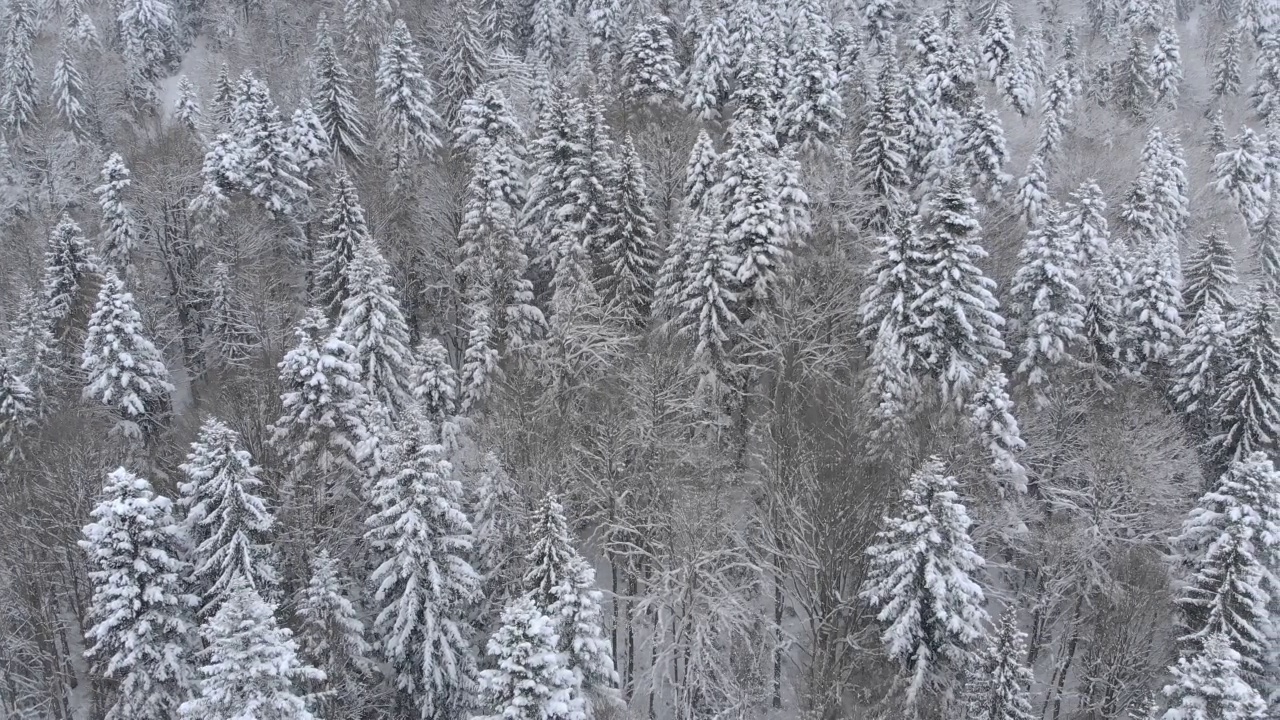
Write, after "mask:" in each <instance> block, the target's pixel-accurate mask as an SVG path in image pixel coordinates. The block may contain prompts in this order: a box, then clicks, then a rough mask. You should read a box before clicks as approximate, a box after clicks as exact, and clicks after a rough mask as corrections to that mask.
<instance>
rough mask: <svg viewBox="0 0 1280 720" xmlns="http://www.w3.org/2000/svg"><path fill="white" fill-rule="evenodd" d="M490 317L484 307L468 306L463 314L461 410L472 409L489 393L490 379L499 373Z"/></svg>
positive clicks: (496, 349) (468, 410)
mask: <svg viewBox="0 0 1280 720" xmlns="http://www.w3.org/2000/svg"><path fill="white" fill-rule="evenodd" d="M494 340H495V338H494V332H493V319H492V317H491V316H490V315H489V310H488V308H485V307H483V306H482V307H479V308H472V310H471V314H470V316H469V317H468V318H467V348H466V350H465V351H463V354H462V373H461V377H460V384H461V391H462V392H461V397H462V399H461V402H460V403H459V407H460V409H461V410H462V412H463V413H468V412H470V411H471V410H473V409H475V408H476V407H477V406H479V405H480V404H481V403H483V402H484V400H485V399H486V398H487V397H488V396H489V391H490V390H491V389H492V384H493V379H494V377H495V376H497V375H498V374H499V373H500V370H499V368H498V359H499V354H498V348H497V347H496V346H495V342H494Z"/></svg>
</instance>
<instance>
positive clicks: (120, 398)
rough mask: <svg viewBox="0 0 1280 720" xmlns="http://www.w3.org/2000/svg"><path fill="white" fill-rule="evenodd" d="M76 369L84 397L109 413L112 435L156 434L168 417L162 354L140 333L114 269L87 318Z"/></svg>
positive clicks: (142, 437)
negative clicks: (112, 420) (80, 374)
mask: <svg viewBox="0 0 1280 720" xmlns="http://www.w3.org/2000/svg"><path fill="white" fill-rule="evenodd" d="M80 368H81V369H82V370H84V372H85V386H84V392H83V395H84V398H85V399H86V400H95V401H97V402H99V403H101V404H102V405H104V406H106V407H107V409H108V410H109V411H110V412H111V414H112V415H114V416H115V425H114V426H113V427H112V429H111V432H112V434H113V435H119V436H121V437H123V438H125V439H126V440H129V441H130V442H133V443H146V444H150V443H151V442H152V441H154V440H155V439H156V434H157V433H158V432H159V430H160V427H161V425H163V424H164V422H165V421H166V420H167V418H168V414H169V396H170V395H171V394H172V393H173V385H171V384H170V383H169V370H168V368H166V367H165V364H164V358H163V357H162V356H161V355H160V351H159V350H157V349H156V346H155V345H153V344H152V343H151V340H150V338H148V337H147V336H146V335H145V334H144V330H143V327H142V316H141V315H139V314H138V311H137V309H136V308H135V307H134V302H133V294H132V293H129V292H127V291H126V290H125V289H124V284H123V283H122V282H120V279H119V278H118V277H116V274H115V273H114V272H108V273H107V275H106V278H105V279H104V281H103V283H102V290H101V291H100V292H99V293H98V301H97V304H96V305H94V309H93V316H92V317H90V318H89V332H88V335H87V336H86V337H85V341H84V352H83V354H82V356H81V363H80Z"/></svg>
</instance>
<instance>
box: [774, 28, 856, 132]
mask: <svg viewBox="0 0 1280 720" xmlns="http://www.w3.org/2000/svg"><path fill="white" fill-rule="evenodd" d="M843 105H844V100H843V98H841V96H840V79H839V77H837V75H836V56H835V53H833V52H832V51H831V48H830V47H829V46H828V45H827V42H826V38H825V37H820V36H818V35H816V34H813V33H810V34H809V35H808V36H807V37H806V38H805V39H804V43H803V46H802V49H801V51H800V56H799V58H798V59H797V61H796V68H795V72H794V74H792V75H791V76H790V78H789V79H788V82H787V86H786V101H785V102H784V103H783V106H782V108H781V111H782V117H781V125H782V127H783V128H784V129H785V132H783V133H782V134H783V136H784V141H785V142H788V143H796V144H798V145H799V147H800V148H801V149H802V150H809V149H817V148H822V147H825V146H827V144H828V143H831V142H833V141H834V140H835V138H836V136H837V135H839V133H840V129H841V127H842V126H843V124H844V119H845V116H844V110H843V109H842V108H843Z"/></svg>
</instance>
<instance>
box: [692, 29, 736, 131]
mask: <svg viewBox="0 0 1280 720" xmlns="http://www.w3.org/2000/svg"><path fill="white" fill-rule="evenodd" d="M699 30H700V32H699V33H698V42H697V46H696V47H695V48H694V53H693V60H692V62H690V64H689V66H688V67H687V68H685V71H684V77H683V84H684V107H685V109H687V110H688V111H689V112H690V113H692V114H693V116H694V117H696V118H698V119H699V120H702V121H705V122H714V121H716V120H719V119H720V112H721V110H722V108H723V106H724V102H725V100H726V99H728V95H729V80H730V77H729V66H730V64H731V62H730V58H729V28H728V25H726V24H725V21H724V18H723V17H721V16H719V15H714V16H712V17H710V18H706V19H705V20H704V22H703V23H702V26H701V27H700V28H699Z"/></svg>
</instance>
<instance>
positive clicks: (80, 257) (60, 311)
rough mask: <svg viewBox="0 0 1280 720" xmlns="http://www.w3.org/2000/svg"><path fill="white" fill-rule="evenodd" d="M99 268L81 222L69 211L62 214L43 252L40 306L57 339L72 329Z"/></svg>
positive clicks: (63, 336)
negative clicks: (86, 287) (90, 278)
mask: <svg viewBox="0 0 1280 720" xmlns="http://www.w3.org/2000/svg"><path fill="white" fill-rule="evenodd" d="M96 272H98V266H97V263H96V262H94V259H93V257H92V256H91V255H90V254H89V249H88V247H87V246H86V244H85V240H84V234H83V233H82V232H81V231H80V226H79V225H77V224H76V222H75V221H74V220H72V219H71V216H70V215H63V216H62V220H61V221H59V222H58V224H57V226H55V227H54V228H53V232H51V233H49V248H48V249H47V250H46V251H45V253H44V278H43V285H44V288H43V298H42V300H43V307H42V308H41V309H40V312H41V314H42V315H44V318H45V321H46V322H47V323H48V327H49V328H50V329H51V330H52V332H53V334H54V337H55V339H61V338H65V337H66V335H67V333H68V332H70V331H71V326H70V323H71V320H72V313H74V312H75V311H76V309H77V307H78V305H79V304H80V302H81V294H82V292H83V290H84V287H85V283H86V281H87V280H88V278H89V275H90V274H91V273H96Z"/></svg>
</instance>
